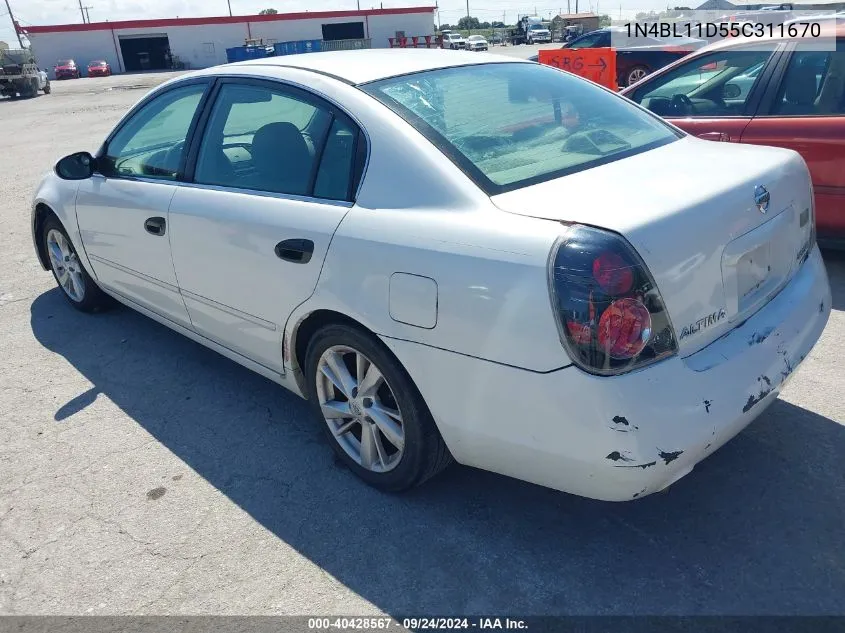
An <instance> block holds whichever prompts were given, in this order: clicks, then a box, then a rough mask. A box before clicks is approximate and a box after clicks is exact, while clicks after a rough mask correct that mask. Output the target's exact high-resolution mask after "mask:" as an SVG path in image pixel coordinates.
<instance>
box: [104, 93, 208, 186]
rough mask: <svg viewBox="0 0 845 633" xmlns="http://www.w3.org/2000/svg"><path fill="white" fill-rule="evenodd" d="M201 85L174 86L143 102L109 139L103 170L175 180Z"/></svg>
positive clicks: (198, 101)
mask: <svg viewBox="0 0 845 633" xmlns="http://www.w3.org/2000/svg"><path fill="white" fill-rule="evenodd" d="M205 88H206V84H204V83H199V84H191V85H188V86H183V87H181V88H174V89H172V90H168V91H167V92H166V93H164V94H163V95H160V96H158V97H156V98H155V99H153V100H152V101H150V102H149V103H147V104H146V105H144V106H143V107H142V108H141V109H140V110H139V111H138V112H136V113H135V114H134V115H133V116H132V118H131V119H129V120H128V121H127V122H126V123H125V124H124V125H123V126H122V127H121V128H120V129H119V130H118V131H117V133H116V134H115V135H114V137H113V138H112V139H111V141H109V144H108V147H107V148H106V153H105V156H104V157H103V159H102V161H101V163H102V171H103V173H104V174H105V175H107V176H126V177H144V178H155V179H161V180H175V179H176V177H177V175H178V172H179V165H180V163H181V160H182V157H183V155H184V153H185V144H186V143H185V140H186V138H187V136H188V131H189V130H190V127H191V122H192V121H193V120H194V116H195V115H196V112H197V107H198V106H199V103H200V100H201V99H202V95H203V93H204V92H205Z"/></svg>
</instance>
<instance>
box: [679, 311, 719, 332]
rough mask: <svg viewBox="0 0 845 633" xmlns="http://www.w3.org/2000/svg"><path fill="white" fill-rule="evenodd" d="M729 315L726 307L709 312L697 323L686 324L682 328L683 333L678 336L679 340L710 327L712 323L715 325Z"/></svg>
mask: <svg viewBox="0 0 845 633" xmlns="http://www.w3.org/2000/svg"><path fill="white" fill-rule="evenodd" d="M726 316H728V315H727V312H725V309H724V308H721V309H720V310H718V311H716V312H713V313H712V314H708V315H707V316H706V317H702V318H700V319H699V320H698V321H696V322H695V323H690V324H689V325H685V326H684V329H682V330H681V335H680V336H679V337H678V340H683V339H685V338H686V337H688V336H692V335H693V334H698V332H700V331H701V330H703V329H706V328H709V327H710V326H711V325H715V324H716V323H718V322H719V321H721V320H722V319H724V318H725V317H726Z"/></svg>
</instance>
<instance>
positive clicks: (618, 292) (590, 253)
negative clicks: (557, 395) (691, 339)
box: [551, 225, 677, 375]
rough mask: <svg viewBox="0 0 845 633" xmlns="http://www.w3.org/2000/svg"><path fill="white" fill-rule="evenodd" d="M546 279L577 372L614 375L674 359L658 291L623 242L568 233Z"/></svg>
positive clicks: (588, 230) (579, 229)
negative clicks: (664, 359) (578, 369)
mask: <svg viewBox="0 0 845 633" xmlns="http://www.w3.org/2000/svg"><path fill="white" fill-rule="evenodd" d="M551 277H552V278H551V288H552V293H553V302H554V307H555V311H556V316H557V319H558V323H559V324H560V332H561V341H562V342H563V344H564V346H565V347H566V349H567V352H569V355H570V357H571V358H572V361H573V362H574V363H575V364H577V365H578V366H579V367H581V369H584V370H585V371H588V372H590V373H594V374H600V375H614V374H620V373H623V372H626V371H629V370H631V369H634V368H637V367H641V366H643V365H646V364H649V363H652V362H655V361H658V360H661V359H663V358H667V357H668V356H671V355H673V354H675V353H676V351H677V344H676V342H675V334H674V331H673V330H672V325H671V323H670V321H669V315H668V314H667V312H666V309H665V307H664V305H663V299H662V297H661V296H660V292H659V291H658V289H657V286H656V284H655V283H654V280H653V279H652V277H651V274H650V273H649V271H648V268H647V267H646V265H645V263H644V262H643V261H642V259H641V258H640V257H639V255H638V254H637V253H636V251H635V250H634V249H633V248H632V247H631V245H630V244H628V242H627V241H626V240H625V239H624V238H622V237H621V236H619V235H617V234H615V233H611V232H610V231H603V230H601V229H596V228H593V227H588V226H582V225H574V226H571V227H569V228H568V230H567V234H566V235H565V236H564V237H563V238H562V239H561V240H559V241H558V243H557V245H556V250H555V252H554V253H553V259H552V270H551Z"/></svg>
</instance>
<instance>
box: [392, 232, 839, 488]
mask: <svg viewBox="0 0 845 633" xmlns="http://www.w3.org/2000/svg"><path fill="white" fill-rule="evenodd" d="M830 309H831V295H830V286H829V283H828V279H827V272H826V270H825V267H824V263H823V262H822V259H821V254H820V253H819V250H818V248H814V249H813V251H812V252H811V253H810V255H809V257H808V259H807V260H806V261H805V262H804V264H803V265H802V267H801V269H800V270H799V271H798V272H797V273H796V275H795V276H794V278H793V279H792V280H791V281H790V282H789V284H788V285H787V286H786V287H784V288H783V289H782V290H781V291H780V293H779V294H778V295H777V296H776V297H775V298H774V299H772V300H771V301H770V302H769V303H768V304H767V305H766V306H765V307H763V308H762V309H761V310H760V311H758V312H757V313H756V314H755V315H754V316H752V317H750V318H749V319H748V320H747V321H746V322H745V323H743V324H742V325H740V326H739V327H737V328H735V329H734V330H732V331H731V332H730V333H728V334H727V335H725V336H723V337H722V338H720V339H719V340H717V341H715V342H713V343H712V344H710V345H709V346H708V347H706V348H704V349H703V350H701V351H699V352H697V353H696V354H693V355H692V356H689V357H687V358H679V357H676V358H672V359H669V360H666V361H664V362H661V363H658V364H656V365H653V366H651V367H648V368H644V369H642V370H640V371H635V372H632V373H630V374H625V375H621V376H616V377H612V378H608V377H597V376H592V375H589V374H586V373H585V372H582V371H581V370H579V369H577V368H575V367H574V366H572V367H568V368H565V369H561V370H557V371H553V372H549V373H545V374H541V373H536V372H530V371H525V370H521V369H517V368H512V367H507V366H503V365H499V364H494V363H490V362H486V361H482V360H478V359H474V358H470V357H466V356H460V355H458V354H453V353H451V352H446V351H443V350H437V349H433V348H429V347H426V346H421V345H418V344H415V343H409V342H405V341H397V340H393V339H386V340H385V343H387V345H388V346H389V347H390V348H391V349H392V350H393V351H394V353H395V354H396V355H397V357H398V358H399V359H400V360H401V361H402V362H403V364H404V365H405V366H406V367H409V368H413V369H414V371H413V378H414V380H415V382H416V383H417V386H418V387H419V389H420V391H421V393H422V395H423V397H424V398H425V400H426V403H427V404H428V405H429V408H430V409H431V412H432V415H433V416H434V419H435V421H436V422H437V425H438V428H439V429H440V431H441V434H442V435H443V438H444V440H445V441H446V444H447V445H448V447H449V449H450V451H451V452H452V454H453V456H454V457H455V459H456V460H457V461H458V462H459V463H462V464H466V465H470V466H476V467H479V468H483V469H485V470H491V471H494V472H498V473H502V474H505V475H509V476H512V477H516V478H518V479H523V480H526V481H530V482H533V483H537V484H540V485H543V486H548V487H551V488H555V489H558V490H562V491H566V492H571V493H574V494H578V495H582V496H585V497H591V498H595V499H601V500H606V501H626V500H631V499H635V498H640V497H643V496H646V495H648V494H651V493H653V492H657V491H659V490H662V489H664V488H665V487H666V486H668V485H671V484H672V483H674V482H675V481H677V480H678V479H680V478H681V477H683V476H685V475H686V474H688V473H689V472H690V471H691V470H692V469H693V467H694V466H695V465H696V464H697V463H698V462H700V461H701V460H702V459H704V458H705V457H707V456H708V455H710V454H712V453H713V451H715V450H716V449H717V448H719V447H720V446H722V445H723V444H724V443H725V442H727V441H728V440H730V439H731V438H732V437H734V436H735V435H736V434H737V433H739V432H740V431H741V430H742V429H743V428H745V427H746V426H747V425H748V424H750V423H751V422H752V421H753V420H754V419H755V418H756V417H758V416H759V415H760V414H761V413H762V412H763V411H764V410H765V409H766V408H767V407H768V405H769V404H771V403H772V402H773V401H774V400H775V399H776V398H777V396H778V394H779V393H780V391H781V389H782V388H783V386H784V385H785V384H786V382H787V381H788V380H789V378H790V377H791V376H792V374H793V372H794V371H795V369H796V368H797V367H798V366H799V365H800V363H801V362H802V361H803V360H804V358H805V357H806V356H807V354H809V352H810V350H811V349H812V348H813V345H815V343H816V341H817V340H818V339H819V337H820V336H821V333H822V330H823V329H824V327H825V325H826V323H827V320H828V317H829V315H830ZM456 376H459V377H460V378H459V379H456V378H455V377H456Z"/></svg>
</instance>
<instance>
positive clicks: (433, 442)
mask: <svg viewBox="0 0 845 633" xmlns="http://www.w3.org/2000/svg"><path fill="white" fill-rule="evenodd" d="M305 368H306V369H305V371H306V376H307V378H308V388H309V394H308V395H309V399H310V402H311V406H312V408H313V410H314V412H315V414H316V416H317V418H318V419H319V421H320V424H321V426H322V427H323V430H324V432H325V433H326V436H327V437H328V440H329V443H330V444H331V445H332V449H333V450H334V451H335V453H336V455H337V456H338V458H339V459H340V460H341V461H342V462H343V463H344V464H345V465H346V466H347V467H348V468H349V469H350V470H351V471H352V472H354V473H355V474H356V475H358V477H360V478H361V479H363V480H364V481H365V482H367V483H368V484H369V485H371V486H373V487H375V488H378V489H380V490H384V491H389V492H399V491H402V490H407V489H409V488H412V487H414V486H417V485H419V484H421V483H423V482H424V481H426V480H427V479H430V478H431V477H433V476H434V475H436V474H437V473H439V472H440V471H441V470H443V469H444V468H446V467H447V466H448V465H449V464H450V463H451V462H452V456H451V454H450V453H449V450H448V449H447V448H446V444H445V443H444V442H443V438H442V437H441V436H440V433H439V431H438V430H437V426H436V425H435V423H434V420H433V418H432V417H431V413H430V412H429V410H428V407H427V406H426V405H425V402H424V401H423V398H422V396H421V395H420V393H419V391H418V390H417V388H416V386H415V385H414V383H413V381H412V380H411V378H410V376H409V375H408V374H407V372H406V371H405V369H404V368H403V367H402V366H401V365H400V364H399V362H398V361H397V360H396V358H395V357H394V356H393V355H392V354H391V353H390V351H389V350H387V348H386V347H385V346H384V345H383V344H382V343H381V341H379V340H378V339H377V338H375V337H374V336H373V335H371V334H369V333H367V332H365V331H363V330H361V329H359V328H357V327H354V326H351V325H346V324H334V325H328V326H326V327H324V328H322V329H320V330H318V331H317V332H316V333H315V335H314V336H313V337H312V339H311V341H310V342H309V344H308V351H307V352H306V359H305Z"/></svg>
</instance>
